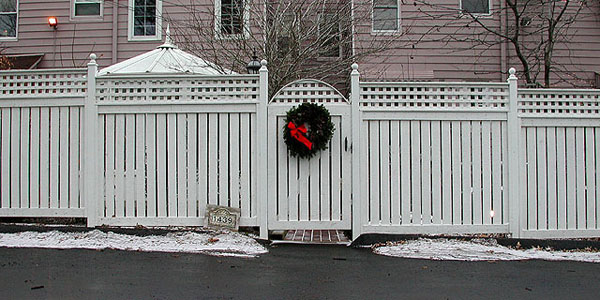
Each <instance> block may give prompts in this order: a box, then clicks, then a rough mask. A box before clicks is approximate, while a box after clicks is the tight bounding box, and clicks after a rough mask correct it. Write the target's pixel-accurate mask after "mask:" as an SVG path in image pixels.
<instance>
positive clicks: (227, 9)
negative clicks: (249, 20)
mask: <svg viewBox="0 0 600 300" xmlns="http://www.w3.org/2000/svg"><path fill="white" fill-rule="evenodd" d="M215 5H216V9H215V11H216V14H217V16H216V18H215V19H216V24H215V27H216V30H217V33H218V35H220V36H223V37H227V36H231V35H241V34H244V33H245V32H244V25H245V23H246V22H245V21H246V11H245V7H244V0H220V1H215Z"/></svg>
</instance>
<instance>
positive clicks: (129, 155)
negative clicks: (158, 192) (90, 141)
mask: <svg viewBox="0 0 600 300" xmlns="http://www.w3.org/2000/svg"><path fill="white" fill-rule="evenodd" d="M135 136H136V133H135V115H133V114H127V115H126V116H125V186H124V187H125V198H124V199H123V200H124V202H125V216H126V217H135V207H136V205H135V152H136V149H135Z"/></svg>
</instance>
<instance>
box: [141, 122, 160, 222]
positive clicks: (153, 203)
mask: <svg viewBox="0 0 600 300" xmlns="http://www.w3.org/2000/svg"><path fill="white" fill-rule="evenodd" d="M144 131H145V133H146V139H145V141H146V144H145V145H146V149H145V151H146V168H145V170H143V171H145V177H146V185H147V186H146V188H147V192H146V197H147V198H146V210H147V213H146V216H148V217H157V216H158V214H157V210H156V208H157V199H158V198H157V188H156V187H157V183H158V178H157V176H156V172H157V171H156V170H157V163H156V115H154V114H147V115H146V126H145V128H144Z"/></svg>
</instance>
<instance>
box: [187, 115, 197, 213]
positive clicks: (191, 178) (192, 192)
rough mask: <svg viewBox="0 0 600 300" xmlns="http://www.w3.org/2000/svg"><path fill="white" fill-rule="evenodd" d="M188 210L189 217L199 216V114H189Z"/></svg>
mask: <svg viewBox="0 0 600 300" xmlns="http://www.w3.org/2000/svg"><path fill="white" fill-rule="evenodd" d="M187 128H188V132H187V162H186V163H187V167H188V174H187V176H188V177H187V192H188V202H187V212H188V216H189V217H198V216H199V215H198V158H197V155H198V115H197V114H188V115H187Z"/></svg>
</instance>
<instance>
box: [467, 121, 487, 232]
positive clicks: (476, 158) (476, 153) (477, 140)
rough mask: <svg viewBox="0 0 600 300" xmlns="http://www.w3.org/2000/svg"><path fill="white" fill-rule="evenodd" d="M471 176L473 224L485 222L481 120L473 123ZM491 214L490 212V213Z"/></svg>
mask: <svg viewBox="0 0 600 300" xmlns="http://www.w3.org/2000/svg"><path fill="white" fill-rule="evenodd" d="M471 149H472V150H471V157H472V163H471V176H472V178H473V180H472V182H473V186H472V189H473V193H472V200H473V207H472V213H473V224H483V218H484V215H485V214H486V213H485V212H484V211H483V203H482V198H483V197H482V188H481V178H482V173H483V172H482V167H481V163H482V159H481V153H482V151H481V122H479V121H473V122H472V123H471ZM488 215H489V213H488Z"/></svg>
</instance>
